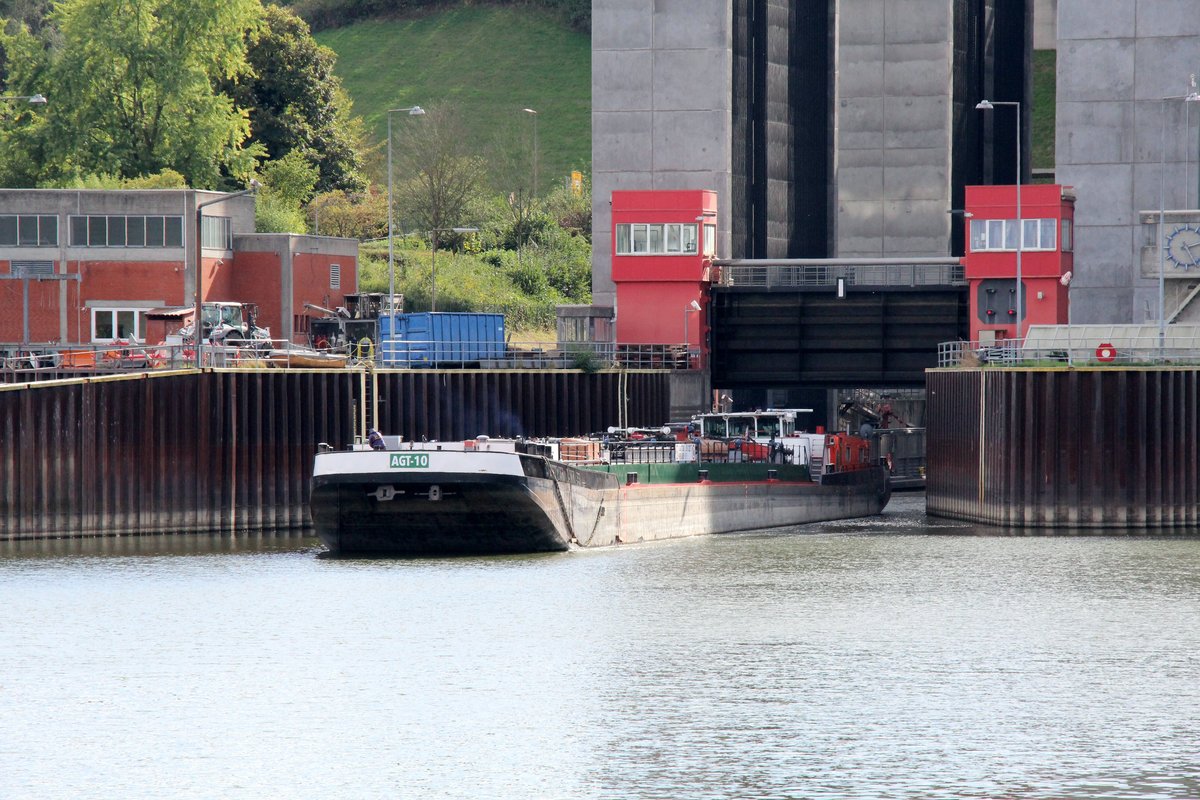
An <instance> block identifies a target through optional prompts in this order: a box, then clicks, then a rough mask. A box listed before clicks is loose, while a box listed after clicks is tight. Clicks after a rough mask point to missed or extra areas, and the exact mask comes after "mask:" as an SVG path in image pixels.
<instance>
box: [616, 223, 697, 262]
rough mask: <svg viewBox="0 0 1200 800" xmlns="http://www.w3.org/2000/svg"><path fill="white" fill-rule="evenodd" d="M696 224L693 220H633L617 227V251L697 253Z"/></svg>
mask: <svg viewBox="0 0 1200 800" xmlns="http://www.w3.org/2000/svg"><path fill="white" fill-rule="evenodd" d="M696 235H697V233H696V226H695V225H692V224H690V223H676V222H664V223H640V222H639V223H632V224H621V225H618V226H617V227H616V246H617V250H616V254H617V255H619V256H628V255H646V256H659V255H671V256H673V255H695V254H696Z"/></svg>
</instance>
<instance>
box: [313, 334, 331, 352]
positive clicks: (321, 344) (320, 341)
mask: <svg viewBox="0 0 1200 800" xmlns="http://www.w3.org/2000/svg"><path fill="white" fill-rule="evenodd" d="M313 347H314V348H315V349H317V350H328V349H329V339H328V338H326V337H324V336H318V337H317V338H316V339H313Z"/></svg>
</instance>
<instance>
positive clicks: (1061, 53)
mask: <svg viewBox="0 0 1200 800" xmlns="http://www.w3.org/2000/svg"><path fill="white" fill-rule="evenodd" d="M1072 2H1074V0H1072ZM1088 5H1089V6H1091V5H1092V4H1088ZM1134 49H1135V48H1134V42H1133V40H1132V39H1088V40H1072V41H1069V42H1063V43H1062V45H1060V46H1059V48H1058V57H1059V59H1060V62H1059V63H1060V65H1061V64H1063V63H1064V62H1065V64H1066V66H1067V68H1066V69H1059V70H1058V90H1057V91H1058V99H1059V101H1060V102H1070V101H1083V100H1090V101H1093V102H1112V101H1114V100H1133V99H1134V94H1133V67H1134Z"/></svg>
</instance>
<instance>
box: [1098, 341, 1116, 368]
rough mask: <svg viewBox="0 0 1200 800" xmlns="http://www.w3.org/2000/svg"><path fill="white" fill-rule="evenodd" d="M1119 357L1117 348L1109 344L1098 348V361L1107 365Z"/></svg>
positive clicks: (1103, 344) (1105, 343)
mask: <svg viewBox="0 0 1200 800" xmlns="http://www.w3.org/2000/svg"><path fill="white" fill-rule="evenodd" d="M1116 357H1117V348H1115V347H1113V346H1112V345H1111V344H1109V343H1108V342H1104V343H1102V344H1101V345H1100V346H1099V347H1097V348H1096V360H1097V361H1102V362H1104V363H1105V364H1107V363H1109V362H1111V361H1113V360H1114V359H1116Z"/></svg>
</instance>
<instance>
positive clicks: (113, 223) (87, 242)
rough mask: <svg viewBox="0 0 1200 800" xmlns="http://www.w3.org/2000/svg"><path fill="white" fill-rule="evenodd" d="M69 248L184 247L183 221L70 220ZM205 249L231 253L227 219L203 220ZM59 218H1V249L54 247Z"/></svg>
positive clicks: (93, 216)
mask: <svg viewBox="0 0 1200 800" xmlns="http://www.w3.org/2000/svg"><path fill="white" fill-rule="evenodd" d="M70 225H71V247H183V217H179V216H142V215H112V214H106V215H99V214H91V215H87V216H72V217H71V218H70ZM200 239H201V243H202V245H203V246H204V247H207V248H211V249H215V250H232V249H233V226H232V221H231V220H230V218H229V217H204V218H203V220H202V224H201V226H200ZM57 246H58V217H57V216H54V215H53V214H0V247H57Z"/></svg>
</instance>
